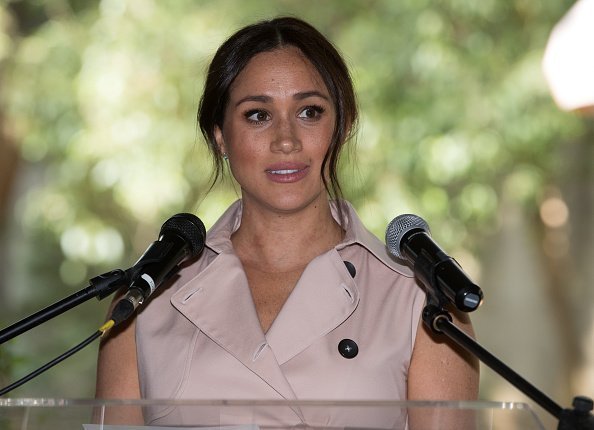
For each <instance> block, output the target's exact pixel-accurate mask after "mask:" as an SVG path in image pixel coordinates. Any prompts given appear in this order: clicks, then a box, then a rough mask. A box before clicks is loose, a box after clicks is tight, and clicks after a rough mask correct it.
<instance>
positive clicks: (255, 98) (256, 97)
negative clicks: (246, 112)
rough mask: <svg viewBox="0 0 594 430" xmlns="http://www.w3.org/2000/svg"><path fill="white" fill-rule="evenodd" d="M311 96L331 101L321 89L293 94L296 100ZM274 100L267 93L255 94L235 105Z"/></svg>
mask: <svg viewBox="0 0 594 430" xmlns="http://www.w3.org/2000/svg"><path fill="white" fill-rule="evenodd" d="M309 97H320V98H322V99H324V100H327V101H330V99H329V97H328V96H327V95H325V94H322V93H321V92H319V91H303V92H300V93H297V94H294V95H293V98H294V99H295V100H305V99H307V98H309ZM271 101H272V97H270V96H265V95H254V96H246V97H244V98H242V99H240V100H238V101H237V103H235V106H239V105H240V104H242V103H245V102H261V103H269V102H271Z"/></svg>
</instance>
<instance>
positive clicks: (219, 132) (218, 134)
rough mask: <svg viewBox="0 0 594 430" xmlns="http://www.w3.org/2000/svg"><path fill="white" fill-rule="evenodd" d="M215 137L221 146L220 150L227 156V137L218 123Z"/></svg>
mask: <svg viewBox="0 0 594 430" xmlns="http://www.w3.org/2000/svg"><path fill="white" fill-rule="evenodd" d="M214 137H215V141H216V143H217V146H218V147H219V152H220V153H221V155H223V156H225V155H226V154H227V148H225V139H224V138H223V130H221V128H220V127H219V126H218V125H215V128H214Z"/></svg>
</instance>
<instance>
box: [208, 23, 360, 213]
mask: <svg viewBox="0 0 594 430" xmlns="http://www.w3.org/2000/svg"><path fill="white" fill-rule="evenodd" d="M286 46H294V47H296V48H298V49H299V50H300V51H301V52H302V53H303V55H304V56H305V58H307V59H308V60H309V61H310V62H311V64H312V65H313V66H314V67H315V68H316V70H317V71H318V73H319V74H320V76H321V77H322V79H323V81H324V84H325V85H326V87H327V89H328V92H329V93H330V97H331V98H332V102H333V103H334V107H335V110H336V125H335V127H334V133H333V136H332V142H331V143H330V147H329V148H328V152H327V153H326V156H325V158H324V161H323V163H322V171H321V172H320V173H321V175H322V180H323V182H324V186H325V187H326V190H327V191H328V192H329V194H330V196H331V197H332V198H334V199H336V200H339V199H340V198H342V189H341V187H340V183H339V181H338V173H337V170H338V160H339V155H340V151H341V149H342V147H343V145H344V143H345V142H346V141H347V140H348V139H349V138H350V137H351V135H352V132H353V130H354V128H355V125H356V122H357V116H358V111H357V103H356V100H355V92H354V89H353V83H352V81H351V77H350V74H349V71H348V68H347V66H346V64H345V62H344V60H343V59H342V57H341V56H340V54H339V53H338V51H337V50H336V48H335V47H334V46H333V45H332V43H330V42H329V41H328V40H327V39H326V38H325V37H324V36H323V35H322V34H321V33H320V32H319V31H318V30H316V29H315V28H314V27H313V26H311V25H310V24H308V23H306V22H305V21H302V20H300V19H297V18H293V17H279V18H275V19H272V20H269V21H261V22H258V23H255V24H252V25H249V26H247V27H244V28H242V29H240V30H239V31H237V32H236V33H235V34H233V35H232V36H231V37H230V38H229V39H227V40H226V41H225V42H224V43H223V44H222V45H221V46H220V47H219V49H218V50H217V52H216V54H215V56H214V58H213V59H212V62H211V63H210V67H209V68H208V74H207V76H206V82H205V84H204V93H203V95H202V99H201V100H200V106H199V108H198V124H199V125H200V130H201V131H202V134H203V135H204V137H205V139H206V142H207V144H208V146H209V149H210V152H211V154H212V155H213V159H214V172H213V179H212V185H211V186H213V185H214V184H215V183H216V182H217V180H218V179H219V178H220V177H221V176H222V172H223V157H222V154H221V153H220V151H219V148H218V146H217V143H216V140H215V127H216V126H218V127H219V128H221V129H222V128H223V120H224V113H225V108H226V105H227V102H228V100H229V89H230V87H231V84H232V83H233V81H234V80H235V78H236V77H237V75H239V73H240V72H241V71H242V70H243V69H244V67H245V66H246V65H247V64H248V62H249V61H250V60H251V59H252V58H253V57H254V56H255V55H256V54H259V53H262V52H268V51H273V50H275V49H280V48H283V47H286ZM326 168H328V172H329V174H328V176H329V178H328V179H329V181H330V184H328V182H327V178H326V175H324V173H323V172H324V171H325V169H326ZM338 208H339V211H340V213H341V215H342V211H341V207H340V205H338ZM341 224H342V216H341Z"/></svg>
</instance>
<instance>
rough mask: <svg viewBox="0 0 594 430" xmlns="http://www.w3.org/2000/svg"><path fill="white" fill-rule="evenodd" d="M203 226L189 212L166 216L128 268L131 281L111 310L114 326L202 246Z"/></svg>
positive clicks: (195, 254) (197, 252) (203, 238)
mask: <svg viewBox="0 0 594 430" xmlns="http://www.w3.org/2000/svg"><path fill="white" fill-rule="evenodd" d="M205 237H206V229H205V228H204V224H203V223H202V221H200V219H199V218H198V217H197V216H195V215H193V214H189V213H180V214H177V215H174V216H172V217H171V218H169V219H168V220H167V221H165V223H164V224H163V226H162V227H161V231H160V233H159V239H158V240H157V241H155V242H153V243H152V244H151V245H150V246H149V247H148V248H147V250H146V251H145V252H144V254H142V256H141V257H140V258H139V259H138V261H137V262H136V263H135V264H134V266H132V267H131V268H130V269H128V271H127V272H130V273H131V275H130V279H131V280H132V283H131V284H130V286H129V287H128V291H127V292H126V294H125V295H124V297H122V298H121V299H120V300H119V301H118V303H117V304H116V306H115V307H114V309H113V312H112V314H111V318H110V319H112V320H113V321H114V323H115V324H114V325H117V324H119V323H120V322H122V321H124V320H125V319H127V318H128V317H129V316H130V315H132V313H133V312H134V311H135V310H136V308H137V307H138V306H139V305H141V304H142V303H143V302H144V301H145V300H146V299H147V298H148V297H149V296H150V295H151V294H152V293H153V292H154V291H155V290H156V289H157V288H158V287H159V286H160V285H161V284H162V283H163V281H165V280H166V279H168V278H169V277H171V276H172V275H173V274H174V273H175V272H177V271H178V270H179V267H178V264H179V263H180V262H181V261H183V260H184V259H185V258H186V257H190V258H192V257H195V256H197V255H198V254H200V253H201V252H202V250H203V249H204V240H205Z"/></svg>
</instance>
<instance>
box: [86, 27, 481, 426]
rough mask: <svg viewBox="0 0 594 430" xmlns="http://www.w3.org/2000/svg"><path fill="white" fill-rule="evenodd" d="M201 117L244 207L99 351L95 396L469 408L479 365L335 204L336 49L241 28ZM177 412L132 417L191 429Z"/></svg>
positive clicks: (343, 121)
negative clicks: (445, 334)
mask: <svg viewBox="0 0 594 430" xmlns="http://www.w3.org/2000/svg"><path fill="white" fill-rule="evenodd" d="M198 118H199V123H200V127H201V130H202V132H203V134H204V135H205V137H206V140H207V142H208V145H209V148H210V151H211V153H212V155H213V157H214V160H215V166H216V168H215V174H214V179H215V180H216V179H217V178H219V177H220V176H221V175H222V172H223V169H224V166H225V165H226V164H228V167H229V169H230V171H231V173H232V174H233V177H234V178H235V179H236V181H237V183H238V184H239V186H240V187H241V200H240V201H238V202H236V203H235V204H233V205H232V206H231V207H230V208H229V209H228V210H227V211H226V212H225V214H224V215H222V217H221V218H220V219H219V221H218V222H217V223H216V224H215V225H214V226H213V227H212V228H211V229H210V231H209V233H208V235H207V240H206V248H205V250H204V252H203V253H202V255H201V256H200V257H199V258H198V259H197V260H196V261H193V262H191V264H188V265H187V266H186V267H185V268H184V269H183V270H181V271H180V273H179V277H178V278H177V279H176V280H175V281H173V282H172V285H168V286H163V287H162V288H161V290H160V294H159V295H157V296H156V297H154V298H152V300H151V301H150V303H147V304H146V305H145V306H144V307H143V309H142V311H141V312H140V313H139V315H138V317H137V319H136V321H132V322H131V323H130V324H129V325H128V326H126V327H124V328H123V329H121V330H119V331H117V332H115V331H114V333H113V334H111V335H110V336H109V337H108V338H107V339H105V340H104V342H103V343H102V346H101V351H100V359H99V366H98V383H97V397H100V398H161V399H162V398H175V399H182V398H186V399H200V398H202V399H232V398H235V399H318V400H319V399H326V400H347V399H350V400H358V399H367V400H379V399H381V400H386V399H389V400H405V399H434V400H435V399H440V400H445V399H475V398H476V395H477V385H478V382H477V381H478V370H477V366H476V363H475V362H474V361H472V360H471V359H469V358H468V357H466V356H464V355H462V354H461V353H460V351H457V350H456V349H454V348H452V347H451V346H450V345H449V344H447V343H443V342H442V341H441V340H437V339H435V338H434V336H433V335H432V334H431V333H430V332H428V331H427V330H426V329H425V328H424V327H423V325H422V324H420V322H419V320H420V313H421V310H422V307H423V304H424V300H425V296H424V293H423V292H422V290H421V289H420V288H419V287H418V286H417V284H416V283H415V282H414V279H413V278H412V274H411V272H410V270H409V269H408V268H407V267H405V266H402V265H401V264H399V263H398V262H395V261H394V260H393V259H392V258H390V257H389V255H388V254H387V252H386V249H385V246H384V244H383V243H382V242H381V241H380V240H378V239H377V238H375V237H374V236H373V235H372V234H371V233H369V232H368V231H367V230H366V229H365V228H364V227H363V225H362V224H361V222H360V221H359V219H358V218H357V215H356V214H355V212H354V210H353V209H352V208H351V206H350V205H349V204H348V203H346V202H345V201H343V200H341V192H340V185H339V182H338V180H337V162H338V159H339V154H340V152H341V150H342V148H343V146H344V145H345V143H346V142H347V141H348V139H349V137H350V135H351V132H352V131H353V128H354V125H355V123H356V120H357V108H356V103H355V96H354V91H353V86H352V82H351V80H350V77H349V73H348V70H347V68H346V66H345V64H344V61H343V60H342V58H341V57H340V55H339V54H338V52H337V51H336V49H335V48H334V47H333V46H332V45H331V44H330V43H329V42H328V41H327V40H326V39H325V38H324V37H323V36H322V35H321V34H320V33H319V32H318V31H317V30H315V29H314V28H313V27H311V26H310V25H309V24H307V23H305V22H303V21H301V20H298V19H295V18H277V19H274V20H272V21H267V22H261V23H257V24H254V25H251V26H248V27H246V28H243V29H241V30H240V31H238V32H237V33H235V34H234V35H233V36H231V38H229V39H228V40H227V41H226V42H225V43H224V44H223V45H222V46H221V47H220V48H219V50H218V51H217V53H216V55H215V57H214V59H213V61H212V63H211V65H210V68H209V71H208V76H207V80H206V83H205V90H204V95H203V98H202V101H201V104H200V108H199V115H198ZM457 322H458V325H460V326H462V327H463V328H465V329H466V330H467V331H468V332H470V333H471V331H472V329H471V326H470V322H469V321H468V320H467V319H466V318H463V319H461V320H458V321H457ZM187 413H189V412H187V411H183V410H181V408H175V407H171V408H163V409H156V408H154V409H151V410H149V411H148V412H146V413H145V417H144V419H143V418H142V417H140V416H138V417H136V418H137V420H138V421H139V422H143V421H146V422H148V423H151V424H159V425H163V424H180V423H184V422H185V423H188V424H196V423H195V422H191V421H192V420H194V419H196V418H195V417H191V416H187V415H186V414H187ZM297 415H299V414H297ZM112 419H113V420H117V419H118V417H112ZM122 419H126V420H127V421H128V422H129V421H130V419H131V418H130V417H129V416H127V417H125V418H122ZM301 419H303V417H301ZM402 419H403V420H404V418H402Z"/></svg>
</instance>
